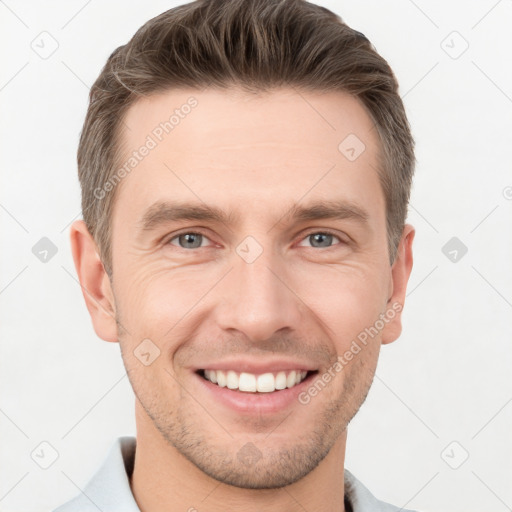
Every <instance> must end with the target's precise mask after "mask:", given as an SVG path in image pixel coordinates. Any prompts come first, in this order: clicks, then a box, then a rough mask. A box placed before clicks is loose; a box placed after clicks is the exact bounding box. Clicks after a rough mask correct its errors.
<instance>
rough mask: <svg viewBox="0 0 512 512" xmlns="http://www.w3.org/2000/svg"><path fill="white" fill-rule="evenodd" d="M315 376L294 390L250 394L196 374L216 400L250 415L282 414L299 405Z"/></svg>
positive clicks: (309, 377) (310, 376)
mask: <svg viewBox="0 0 512 512" xmlns="http://www.w3.org/2000/svg"><path fill="white" fill-rule="evenodd" d="M315 375H316V372H314V373H311V374H309V375H308V376H307V377H306V378H305V379H304V380H303V381H302V382H300V383H299V384H296V385H295V386H293V387H292V388H286V389H281V390H276V391H272V392H271V393H250V392H245V391H238V390H237V389H235V390H233V389H229V388H227V387H224V388H221V387H220V386H217V384H213V382H210V381H209V380H207V379H205V378H203V377H202V376H201V375H198V374H197V373H196V374H195V376H196V377H197V378H198V379H199V381H200V384H201V385H202V386H204V389H205V391H206V392H207V393H210V394H211V396H212V397H213V398H214V399H215V400H217V401H219V402H220V403H222V404H223V405H225V406H227V407H229V408H230V409H233V410H235V411H237V412H238V413H250V414H272V413H276V412H281V411H283V410H284V409H287V408H288V407H290V406H291V405H292V404H293V403H299V399H298V396H299V395H300V393H301V392H302V391H304V390H305V389H306V388H307V387H308V386H309V385H310V382H311V380H312V379H313V378H314V377H315Z"/></svg>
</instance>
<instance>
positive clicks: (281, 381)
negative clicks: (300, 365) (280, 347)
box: [276, 372, 286, 389]
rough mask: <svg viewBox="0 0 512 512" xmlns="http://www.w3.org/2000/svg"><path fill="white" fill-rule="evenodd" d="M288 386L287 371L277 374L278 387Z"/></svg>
mask: <svg viewBox="0 0 512 512" xmlns="http://www.w3.org/2000/svg"><path fill="white" fill-rule="evenodd" d="M285 387H286V373H284V372H279V373H278V374H277V375H276V389H284V388H285Z"/></svg>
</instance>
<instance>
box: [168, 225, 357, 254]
mask: <svg viewBox="0 0 512 512" xmlns="http://www.w3.org/2000/svg"><path fill="white" fill-rule="evenodd" d="M317 234H321V235H331V236H333V237H335V238H337V239H338V240H339V242H340V243H339V244H335V245H332V246H331V247H309V248H310V249H324V250H329V249H334V248H335V247H336V245H347V244H348V242H347V241H346V240H343V239H342V238H341V237H340V236H339V235H337V234H336V233H334V232H333V231H330V230H329V229H324V230H314V231H309V232H308V233H306V234H304V235H303V236H302V238H301V241H303V240H305V239H306V238H308V237H310V236H311V235H317ZM181 235H202V236H204V237H205V238H207V239H208V240H210V238H209V237H208V235H207V234H206V233H204V232H203V231H201V230H195V231H191V230H187V231H182V232H181V233H177V234H175V235H173V236H172V238H169V239H168V240H167V242H165V244H164V245H174V244H171V242H172V241H173V240H175V239H177V238H179V237H180V236H181ZM210 241H211V240H210ZM175 247H176V248H177V249H181V250H182V251H187V252H189V251H194V250H198V249H208V247H195V248H193V249H185V248H183V247H179V246H177V245H176V246H175Z"/></svg>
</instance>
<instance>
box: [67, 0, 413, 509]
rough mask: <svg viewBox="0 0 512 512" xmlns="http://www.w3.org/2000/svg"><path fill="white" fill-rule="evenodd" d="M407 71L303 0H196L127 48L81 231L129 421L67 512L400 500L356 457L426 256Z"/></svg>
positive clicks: (89, 166) (84, 278)
mask: <svg viewBox="0 0 512 512" xmlns="http://www.w3.org/2000/svg"><path fill="white" fill-rule="evenodd" d="M397 89H398V85H397V82H396V79H395V77H394V75H393V73H392V71H391V69H390V68H389V66H388V64H387V63H386V62H385V60H384V59H382V58H381V57H380V56H379V55H378V54H377V53H376V51H375V49H374V48H373V47H372V45H371V44H370V42H369V41H368V39H367V38H366V37H365V36H363V35H362V34H361V33H359V32H356V31H354V30H352V29H351V28H349V27H348V26H347V25H345V24H344V23H343V22H342V21H341V19H340V18H339V17H337V16H336V15H334V14H333V13H331V12H330V11H328V10H326V9H325V8H322V7H319V6H315V5H313V4H309V3H307V2H304V1H302V0H222V1H213V0H209V1H208V0H199V1H197V2H193V3H190V4H187V5H183V6H180V7H177V8H175V9H171V10H169V11H167V12H165V13H163V14H161V15H160V16H158V17H156V18H154V19H152V20H150V21H149V22H148V23H146V24H145V25H144V26H143V27H142V28H141V29H140V30H139V31H138V32H137V33H136V34H135V36H134V37H133V38H132V40H131V41H130V42H129V43H128V44H127V45H125V46H122V47H120V48H118V49H117V50H116V51H114V53H113V54H112V55H111V56H110V58H109V59H108V61H107V64H106V65H105V67H104V69H103V70H102V72H101V74H100V76H99V78H98V79H97V81H96V83H95V84H94V86H93V88H92V89H91V95H90V105H89V109H88V113H87V116H86V120H85V124H84V128H83V131H82V135H81V139H80V146H79V150H78V166H79V177H80V181H81V186H82V211H83V217H84V221H77V222H75V223H74V224H73V226H72V228H71V244H72V251H73V257H74V261H75V265H76V269H77V273H78V276H79V279H80V283H81V285H82V289H83V294H84V298H85V301H86V304H87V308H88V310H89V313H90V315H91V318H92V322H93V324H94V328H95V331H96V333H97V335H98V336H99V337H100V338H102V339H103V340H105V341H110V342H119V344H120V349H121V354H122V358H123V362H124V364H125V366H126V370H127V373H128V376H129V379H130V382H131V385H132V387H133V390H134V393H135V395H136V424H137V438H136V440H135V438H120V439H118V440H117V441H116V442H115V443H114V444H113V446H112V450H111V452H110V454H109V456H108V458H107V460H106V461H105V463H104V465H103V466H102V468H101V469H100V471H99V472H98V474H97V475H95V477H94V478H93V479H92V480H91V481H90V482H89V484H88V485H87V487H85V489H84V492H83V493H82V494H80V495H79V496H78V497H77V498H75V499H74V500H72V501H71V502H68V503H67V504H65V505H63V506H61V507H60V508H58V509H57V510H58V512H71V511H80V512H84V511H88V510H95V511H96V510H101V511H103V512H112V511H123V512H132V511H138V510H140V511H142V512H160V511H166V512H173V511H178V510H180V511H199V512H201V511H203V510H204V511H209V512H215V511H221V510H222V511H225V510H235V511H238V510H240V511H242V510H243V511H260V510H266V511H280V512H281V511H284V510H286V511H298V510H309V511H320V510H322V511H342V510H345V511H347V512H348V511H353V512H363V511H365V512H366V511H391V510H398V509H396V508H395V507H394V506H392V505H388V504H385V503H383V502H381V501H379V500H377V499H376V498H375V497H373V496H372V494H371V493H370V491H368V490H367V489H366V488H365V487H364V486H363V484H361V483H360V482H359V481H358V480H357V479H356V478H355V477H354V476H353V475H352V474H351V473H350V472H349V471H347V470H346V469H344V458H345V446H346V439H347V425H348V424H349V422H350V420H351V419H352V418H353V417H354V415H355V414H356V412H357V411H358V409H359V407H360V406H361V404H362V403H363V401H364V399H365V397H366V395H367V393H368V390H369V388H370V385H371V382H372V379H373V376H374V373H375V368H376V364H377V360H378V355H379V350H380V346H381V344H386V343H390V342H392V341H394V340H396V339H397V338H398V336H399V335H400V331H401V311H402V308H403V304H404V298H405V293H406V285H407V281H408V278H409V275H410V272H411V268H412V241H413V237H414V228H413V227H412V226H410V225H408V224H405V218H406V214H407V204H408V200H409V194H410V187H411V180H412V175H413V170H414V152H413V139H412V137H411V133H410V129H409V125H408V122H407V118H406V115H405V112H404V108H403V104H402V102H401V99H400V97H399V95H398V92H397ZM390 485H391V481H390Z"/></svg>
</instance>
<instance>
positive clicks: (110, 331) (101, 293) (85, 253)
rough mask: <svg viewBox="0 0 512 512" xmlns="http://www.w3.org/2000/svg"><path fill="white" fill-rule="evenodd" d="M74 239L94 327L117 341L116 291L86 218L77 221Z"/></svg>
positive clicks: (76, 264) (74, 227)
mask: <svg viewBox="0 0 512 512" xmlns="http://www.w3.org/2000/svg"><path fill="white" fill-rule="evenodd" d="M70 242H71V251H72V253H73V260H74V262H75V269H76V272H77V274H78V279H79V281H80V286H81V288H82V294H83V296H84V299H85V304H86V306H87V309H88V311H89V314H90V315H91V320H92V323H93V326H94V330H95V332H96V334H97V335H98V336H99V337H100V338H101V339H103V340H105V341H112V342H116V341H118V337H117V325H116V320H115V301H114V294H113V292H112V287H111V283H110V279H109V277H108V275H107V273H106V271H105V268H104V266H103V263H102V262H101V259H100V257H99V255H98V250H97V246H96V243H95V241H94V239H93V237H92V236H91V234H90V233H89V230H88V229H87V226H86V224H85V222H84V221H82V220H78V221H75V222H73V224H72V226H71V229H70Z"/></svg>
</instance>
